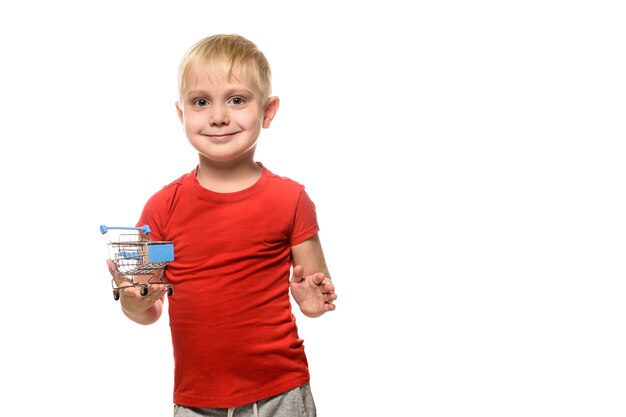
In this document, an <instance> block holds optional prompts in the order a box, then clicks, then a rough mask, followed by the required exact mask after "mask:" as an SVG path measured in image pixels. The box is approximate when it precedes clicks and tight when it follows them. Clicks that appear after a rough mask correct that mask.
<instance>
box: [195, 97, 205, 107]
mask: <svg viewBox="0 0 626 417" xmlns="http://www.w3.org/2000/svg"><path fill="white" fill-rule="evenodd" d="M194 104H195V105H196V106H198V107H204V106H208V105H209V100H207V99H206V98H198V99H196V100H194Z"/></svg>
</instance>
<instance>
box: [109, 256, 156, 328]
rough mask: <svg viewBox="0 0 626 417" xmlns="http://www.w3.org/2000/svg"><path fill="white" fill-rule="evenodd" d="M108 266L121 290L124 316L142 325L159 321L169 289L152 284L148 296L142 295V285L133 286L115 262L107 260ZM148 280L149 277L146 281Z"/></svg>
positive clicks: (149, 286)
mask: <svg viewBox="0 0 626 417" xmlns="http://www.w3.org/2000/svg"><path fill="white" fill-rule="evenodd" d="M107 266H108V267H109V272H110V273H111V277H113V280H114V281H115V284H116V285H117V287H118V289H119V293H120V303H121V305H122V310H123V311H124V314H126V316H128V318H130V319H131V320H133V321H135V322H137V323H140V324H151V323H154V322H155V321H157V320H158V319H159V317H160V316H161V311H162V303H163V300H164V298H165V294H166V292H167V287H166V286H165V285H163V284H150V285H148V294H146V295H141V285H132V284H131V280H130V279H129V278H128V277H126V276H124V275H122V274H120V273H119V270H118V269H117V265H115V262H113V261H112V260H111V259H107ZM148 278H149V277H148V276H147V277H146V281H147V280H148ZM140 281H141V280H140Z"/></svg>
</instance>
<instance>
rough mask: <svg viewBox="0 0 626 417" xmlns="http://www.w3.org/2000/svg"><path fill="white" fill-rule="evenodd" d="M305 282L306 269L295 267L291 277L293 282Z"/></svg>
mask: <svg viewBox="0 0 626 417" xmlns="http://www.w3.org/2000/svg"><path fill="white" fill-rule="evenodd" d="M303 280H304V269H303V268H302V267H301V266H300V265H296V266H294V267H293V274H292V275H291V282H295V283H298V282H302V281H303Z"/></svg>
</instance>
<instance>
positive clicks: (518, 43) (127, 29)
mask: <svg viewBox="0 0 626 417" xmlns="http://www.w3.org/2000/svg"><path fill="white" fill-rule="evenodd" d="M409 4H411V2H401V1H377V2H367V1H361V2H347V1H346V2H341V1H333V2H330V1H315V2H308V3H305V2H261V1H254V2H252V1H237V2H226V1H222V2H214V1H208V0H205V1H178V2H164V1H162V2H159V1H150V2H149V1H124V2H123V1H117V0H115V1H108V2H102V3H101V4H99V5H97V4H95V3H93V2H85V1H83V2H79V1H76V2H71V1H67V0H61V1H50V2H46V1H42V0H40V1H21V2H5V3H3V5H2V6H0V47H1V49H0V54H1V58H2V59H1V62H2V64H1V66H0V91H1V93H2V97H1V99H0V106H1V107H0V118H1V122H0V146H1V148H2V149H1V152H0V169H1V170H2V176H1V181H2V189H1V191H2V204H1V206H0V210H1V213H0V214H1V222H2V223H1V224H2V227H1V229H0V230H1V231H2V237H3V239H2V253H3V257H2V261H3V271H2V281H3V283H4V285H3V294H2V295H3V296H2V301H1V303H0V309H1V311H0V313H1V315H0V320H1V328H2V331H1V332H0V345H1V346H2V365H1V369H0V382H1V383H2V387H3V388H2V390H1V391H0V401H1V404H2V405H1V411H0V414H2V415H3V416H13V415H44V414H47V413H48V412H51V413H53V414H54V415H57V414H58V415H63V416H84V415H90V416H112V415H115V416H120V417H124V416H134V417H140V416H151V417H154V416H169V415H171V401H172V392H171V391H172V382H173V378H172V375H173V360H172V353H171V345H170V339H169V328H168V323H167V319H163V320H161V321H160V322H159V323H157V324H155V325H152V326H147V327H142V326H139V325H136V324H134V323H131V322H130V321H128V320H126V319H125V318H124V317H123V315H122V313H121V312H120V311H119V304H118V303H116V302H115V301H113V299H112V297H111V293H110V283H109V275H108V272H107V270H106V266H105V259H106V257H107V252H106V246H105V243H104V239H103V237H102V236H101V235H100V234H99V232H98V226H99V225H100V224H102V223H107V224H111V225H130V224H134V222H135V221H136V220H137V218H138V216H139V213H140V210H141V208H142V207H143V204H144V202H145V200H146V199H147V198H148V197H149V195H151V194H152V193H153V192H154V191H156V190H158V189H159V188H160V187H161V186H162V185H164V184H166V183H168V182H170V181H171V180H173V179H174V178H177V177H178V176H179V175H181V174H182V173H184V172H187V171H190V170H191V169H192V168H193V166H194V165H195V163H196V155H195V154H194V151H193V149H192V148H191V146H189V144H188V143H187V142H186V139H185V137H184V135H183V132H182V129H181V127H180V124H179V122H178V119H177V117H176V114H175V109H174V101H175V100H176V70H177V65H178V62H179V60H180V58H181V56H182V55H183V53H184V52H185V51H186V49H187V48H188V47H189V46H190V45H191V44H192V43H193V42H195V41H197V40H198V39H200V38H202V37H204V36H207V35H210V34H214V33H239V34H241V35H244V36H246V37H248V38H250V39H251V40H253V41H254V42H255V43H257V45H258V46H259V47H260V48H261V50H263V51H264V52H265V54H266V55H267V57H268V59H269V60H270V63H271V65H272V68H273V72H274V94H276V95H278V96H279V97H280V98H281V108H280V111H279V113H278V115H277V118H276V119H275V121H274V124H273V126H272V127H271V128H270V129H269V130H265V131H263V132H262V136H261V140H260V145H259V150H258V153H257V156H258V160H260V161H262V162H264V163H265V165H266V166H268V167H269V168H270V169H271V170H272V171H274V172H276V173H279V174H281V175H285V176H288V177H291V178H293V179H295V180H297V181H299V182H301V183H303V184H305V185H306V187H307V190H308V192H309V194H310V195H311V197H312V198H313V199H314V201H315V202H316V205H317V207H318V214H319V221H320V225H321V233H320V236H321V238H322V242H323V244H324V247H325V252H326V256H327V260H328V263H329V266H330V269H331V272H332V275H333V277H334V280H335V283H336V286H337V292H338V293H339V296H340V299H339V300H338V302H337V310H336V311H335V312H334V313H332V314H328V315H326V316H324V317H322V318H319V319H315V320H311V319H305V318H303V317H300V316H298V323H299V328H300V333H301V336H302V337H303V338H304V339H305V346H306V349H307V354H308V357H309V362H310V367H311V374H312V382H311V384H312V388H313V391H314V395H315V398H316V402H317V405H318V411H319V415H320V416H323V417H334V416H381V415H404V416H428V417H431V416H432V417H435V416H470V415H471V416H474V415H476V416H483V417H484V416H624V415H626V399H625V397H624V392H625V390H626V336H625V335H624V334H625V327H626V323H625V322H626V303H625V302H624V291H625V290H626V283H625V281H624V278H625V274H624V272H625V268H624V263H625V257H624V253H625V251H626V220H625V219H626V216H625V213H626V197H625V195H624V191H625V187H624V186H625V178H626V163H625V161H626V150H625V147H624V140H625V139H626V137H625V133H626V127H625V117H624V116H625V110H626V82H625V80H626V77H624V74H626V59H625V54H624V51H625V46H626V45H625V43H626V42H625V40H626V29H625V28H626V26H625V25H624V21H626V20H625V19H626V14H625V13H624V10H623V9H622V8H621V7H620V6H621V2H619V1H613V2H611V1H601V0H600V1H552V0H544V1H532V0H531V1H524V2H521V1H520V2H511V1H509V2H503V1H484V0H482V1H475V2H464V1H445V0H444V1H437V2H413V4H411V8H409Z"/></svg>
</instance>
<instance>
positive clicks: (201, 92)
mask: <svg viewBox="0 0 626 417" xmlns="http://www.w3.org/2000/svg"><path fill="white" fill-rule="evenodd" d="M233 94H245V95H250V96H251V95H253V93H252V91H251V90H249V89H247V88H243V87H242V88H230V89H228V90H225V91H224V95H226V96H230V95H233ZM185 95H186V96H198V95H200V96H210V95H211V93H210V92H209V91H206V90H201V89H198V90H189V91H187V92H186V93H185Z"/></svg>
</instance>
